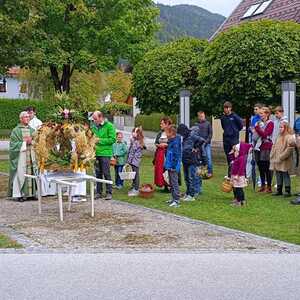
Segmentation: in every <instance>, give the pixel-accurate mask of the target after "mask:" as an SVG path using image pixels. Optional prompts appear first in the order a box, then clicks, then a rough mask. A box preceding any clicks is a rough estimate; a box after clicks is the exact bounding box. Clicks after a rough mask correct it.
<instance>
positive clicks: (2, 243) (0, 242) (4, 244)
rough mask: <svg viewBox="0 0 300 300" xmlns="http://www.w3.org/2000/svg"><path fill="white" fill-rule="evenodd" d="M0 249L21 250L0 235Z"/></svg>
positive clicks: (17, 245) (18, 246)
mask: <svg viewBox="0 0 300 300" xmlns="http://www.w3.org/2000/svg"><path fill="white" fill-rule="evenodd" d="M0 248H2V249H3V248H22V246H21V245H20V244H18V243H17V242H15V241H12V240H11V239H9V238H8V237H7V236H6V235H3V234H2V233H0Z"/></svg>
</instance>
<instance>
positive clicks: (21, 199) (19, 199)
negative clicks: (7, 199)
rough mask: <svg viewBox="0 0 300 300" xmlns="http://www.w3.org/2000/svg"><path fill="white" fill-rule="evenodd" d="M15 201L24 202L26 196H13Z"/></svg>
mask: <svg viewBox="0 0 300 300" xmlns="http://www.w3.org/2000/svg"><path fill="white" fill-rule="evenodd" d="M13 201H16V202H24V198H23V197H18V198H13Z"/></svg>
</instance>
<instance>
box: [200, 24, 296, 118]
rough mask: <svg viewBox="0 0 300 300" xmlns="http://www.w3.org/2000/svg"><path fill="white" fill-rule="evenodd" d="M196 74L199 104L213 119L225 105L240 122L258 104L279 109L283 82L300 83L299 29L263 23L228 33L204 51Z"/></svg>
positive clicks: (249, 25)
mask: <svg viewBox="0 0 300 300" xmlns="http://www.w3.org/2000/svg"><path fill="white" fill-rule="evenodd" d="M199 73H200V76H199V80H200V82H201V85H199V90H198V93H197V94H198V95H199V103H200V104H201V106H202V107H205V108H206V109H207V110H209V111H210V112H212V113H214V114H215V115H217V114H218V113H219V112H220V111H221V109H222V104H223V102H224V101H225V100H229V101H231V102H232V103H233V106H234V110H235V111H237V112H238V113H239V114H241V115H242V116H243V117H247V116H250V115H251V113H252V109H253V106H254V104H255V103H257V102H262V103H265V104H267V105H272V104H279V103H280V98H281V90H280V84H281V82H282V81H284V80H296V79H299V74H300V25H299V24H296V23H294V22H280V21H271V20H264V21H257V22H247V23H244V24H243V25H240V26H238V27H234V28H232V29H229V30H228V31H226V32H224V33H221V34H220V35H219V36H217V38H216V39H215V40H213V42H212V43H211V44H210V45H209V47H207V49H206V51H205V53H204V55H203V61H202V64H201V66H200V69H199Z"/></svg>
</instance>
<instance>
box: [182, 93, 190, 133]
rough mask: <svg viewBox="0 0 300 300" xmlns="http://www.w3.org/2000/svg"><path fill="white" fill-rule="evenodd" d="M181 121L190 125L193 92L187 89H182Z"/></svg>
mask: <svg viewBox="0 0 300 300" xmlns="http://www.w3.org/2000/svg"><path fill="white" fill-rule="evenodd" d="M179 94H180V123H181V124H185V125H186V126H187V127H190V97H191V92H190V91H189V90H187V89H182V90H181V91H180V93H179Z"/></svg>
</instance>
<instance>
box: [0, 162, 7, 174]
mask: <svg viewBox="0 0 300 300" xmlns="http://www.w3.org/2000/svg"><path fill="white" fill-rule="evenodd" d="M0 172H5V173H8V161H7V160H0Z"/></svg>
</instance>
